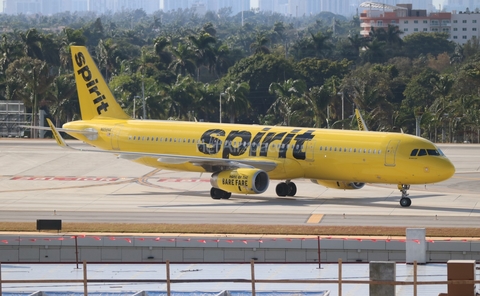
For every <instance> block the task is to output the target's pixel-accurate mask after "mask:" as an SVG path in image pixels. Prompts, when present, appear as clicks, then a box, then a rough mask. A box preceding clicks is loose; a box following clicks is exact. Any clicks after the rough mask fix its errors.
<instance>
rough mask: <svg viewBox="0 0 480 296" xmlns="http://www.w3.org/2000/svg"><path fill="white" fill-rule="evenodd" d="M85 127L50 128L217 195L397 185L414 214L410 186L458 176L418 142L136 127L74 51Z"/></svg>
mask: <svg viewBox="0 0 480 296" xmlns="http://www.w3.org/2000/svg"><path fill="white" fill-rule="evenodd" d="M71 52H72V58H73V65H74V71H75V79H76V83H77V91H78V97H79V101H80V110H81V115H82V120H78V121H73V122H68V123H66V124H64V125H63V128H59V129H57V128H55V127H54V126H53V124H52V123H51V122H50V121H49V125H50V128H51V129H52V131H53V134H54V136H55V138H56V140H57V142H58V143H59V144H60V145H61V146H62V147H68V145H67V144H66V143H65V141H63V139H62V137H61V135H60V133H59V131H63V132H67V133H68V134H70V135H71V136H73V137H75V138H77V139H79V140H81V141H84V142H86V143H88V144H90V145H92V146H95V147H98V148H100V149H103V150H105V151H107V152H109V153H114V154H117V155H119V157H122V158H126V159H129V160H132V161H135V162H138V163H141V164H144V165H147V166H151V167H155V168H164V169H171V170H179V171H189V172H202V173H203V172H208V173H212V175H211V179H210V182H211V185H212V188H211V190H210V195H211V197H212V198H213V199H228V198H230V196H231V194H232V193H235V194H260V193H263V192H265V191H266V190H267V188H268V186H269V183H270V180H281V181H282V182H280V183H279V184H278V185H277V186H276V193H277V195H278V196H294V195H295V194H296V192H297V187H296V185H295V183H294V182H292V180H294V179H298V178H306V179H310V180H312V182H314V183H317V184H320V185H323V186H326V187H328V188H337V189H360V188H362V187H363V186H364V185H365V183H382V184H396V185H398V188H399V190H400V191H401V193H402V197H401V199H400V205H401V206H402V207H408V206H410V205H411V200H410V198H408V193H407V190H408V189H409V188H410V185H411V184H427V183H436V182H440V181H443V180H446V179H448V178H450V177H451V176H452V175H453V174H454V172H455V168H454V166H453V165H452V163H451V162H450V161H449V160H448V158H447V157H445V155H444V154H443V153H442V151H441V150H440V149H439V148H438V147H436V146H435V145H434V144H433V143H431V142H430V141H428V140H426V139H423V138H419V137H415V136H412V135H406V134H398V133H383V132H367V131H350V130H349V131H347V130H329V129H315V128H301V127H285V126H259V125H240V124H217V123H203V122H181V121H169V120H165V121H164V120H136V119H131V118H130V117H129V116H128V115H127V114H126V113H125V112H124V111H123V110H122V108H121V107H120V105H119V104H118V103H117V102H116V101H115V98H114V97H113V95H112V93H111V91H110V89H109V88H108V85H107V84H106V82H105V81H104V79H103V78H102V76H101V74H100V72H99V70H98V68H97V67H96V65H95V64H94V62H93V60H92V58H91V56H90V55H89V53H88V51H87V49H86V48H85V47H81V46H72V47H71Z"/></svg>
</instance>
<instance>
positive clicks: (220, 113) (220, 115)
mask: <svg viewBox="0 0 480 296" xmlns="http://www.w3.org/2000/svg"><path fill="white" fill-rule="evenodd" d="M224 94H225V93H223V92H222V93H220V99H219V102H220V103H219V104H220V108H219V110H220V111H219V118H220V120H219V121H220V123H222V96H223V95H224Z"/></svg>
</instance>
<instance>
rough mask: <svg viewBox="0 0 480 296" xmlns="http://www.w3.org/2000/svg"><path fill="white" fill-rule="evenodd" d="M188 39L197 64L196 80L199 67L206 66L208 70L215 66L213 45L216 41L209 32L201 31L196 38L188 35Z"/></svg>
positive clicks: (198, 76) (198, 75) (198, 74)
mask: <svg viewBox="0 0 480 296" xmlns="http://www.w3.org/2000/svg"><path fill="white" fill-rule="evenodd" d="M188 40H189V41H190V43H191V44H192V48H193V50H194V52H195V56H196V64H197V81H199V79H200V67H201V66H207V67H208V69H209V70H212V69H213V68H214V67H215V60H216V57H215V51H214V49H213V46H214V45H215V43H216V42H217V40H216V39H215V37H213V36H211V35H210V34H209V33H206V32H205V33H202V34H200V36H199V37H198V38H197V37H196V36H188Z"/></svg>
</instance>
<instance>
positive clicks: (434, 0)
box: [432, 0, 443, 8]
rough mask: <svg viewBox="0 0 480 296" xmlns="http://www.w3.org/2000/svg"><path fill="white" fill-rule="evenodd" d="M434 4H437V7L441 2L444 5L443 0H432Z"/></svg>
mask: <svg viewBox="0 0 480 296" xmlns="http://www.w3.org/2000/svg"><path fill="white" fill-rule="evenodd" d="M432 4H433V6H435V7H436V8H438V5H439V4H442V6H443V0H433V1H432Z"/></svg>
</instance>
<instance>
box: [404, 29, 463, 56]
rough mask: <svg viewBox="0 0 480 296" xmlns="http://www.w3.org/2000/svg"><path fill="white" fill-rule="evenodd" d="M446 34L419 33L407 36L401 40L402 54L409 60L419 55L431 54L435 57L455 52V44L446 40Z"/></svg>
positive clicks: (447, 36)
mask: <svg viewBox="0 0 480 296" xmlns="http://www.w3.org/2000/svg"><path fill="white" fill-rule="evenodd" d="M448 38H449V35H448V34H446V33H424V32H419V33H415V34H410V35H407V36H405V37H404V38H403V50H404V54H405V56H407V57H410V58H416V57H418V56H420V55H424V56H426V55H427V54H431V55H433V56H437V55H439V54H441V53H444V52H446V53H448V54H452V53H453V52H454V50H455V44H454V43H453V42H452V41H449V40H448Z"/></svg>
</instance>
